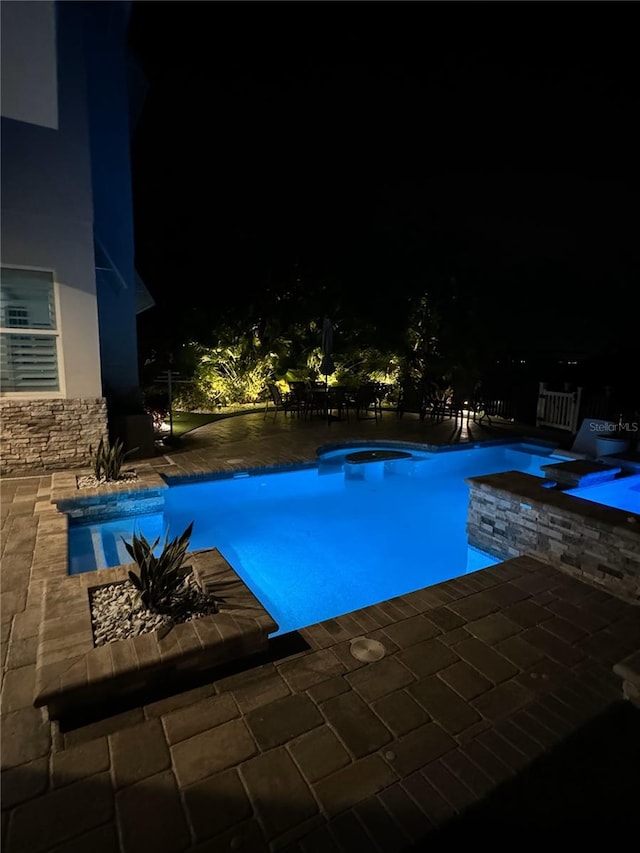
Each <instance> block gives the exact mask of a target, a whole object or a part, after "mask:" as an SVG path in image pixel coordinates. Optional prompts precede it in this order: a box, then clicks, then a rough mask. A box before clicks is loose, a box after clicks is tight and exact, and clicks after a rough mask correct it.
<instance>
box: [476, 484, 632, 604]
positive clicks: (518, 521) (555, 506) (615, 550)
mask: <svg viewBox="0 0 640 853" xmlns="http://www.w3.org/2000/svg"><path fill="white" fill-rule="evenodd" d="M543 482H544V481H543V480H541V479H540V478H539V477H534V476H531V475H530V474H521V473H517V472H515V471H509V472H506V473H502V474H491V475H488V476H484V477H473V478H470V479H469V480H467V483H468V484H469V487H470V497H469V513H468V517H467V535H468V539H469V543H470V544H471V545H474V546H475V547H476V548H480V549H481V550H483V551H487V552H488V553H490V554H493V555H494V556H496V557H499V558H501V559H508V558H510V557H516V556H519V555H522V554H528V555H531V556H535V557H539V558H541V559H543V560H546V561H547V562H549V563H551V564H552V565H554V566H556V567H557V568H559V569H561V570H562V571H565V572H567V573H569V574H571V575H575V576H577V577H580V578H582V579H583V580H590V581H592V582H595V583H597V584H599V585H600V586H603V587H606V589H607V590H609V591H610V592H614V593H615V594H617V595H619V596H620V597H622V598H624V599H625V600H627V601H631V602H633V603H636V604H637V603H639V602H640V515H636V514H634V513H630V512H626V511H623V510H618V509H613V508H611V507H606V506H601V505H599V504H594V503H592V502H591V501H585V500H582V499H581V498H577V497H574V496H573V495H567V494H565V493H564V492H561V491H556V490H553V489H545V488H543V487H542V483H543Z"/></svg>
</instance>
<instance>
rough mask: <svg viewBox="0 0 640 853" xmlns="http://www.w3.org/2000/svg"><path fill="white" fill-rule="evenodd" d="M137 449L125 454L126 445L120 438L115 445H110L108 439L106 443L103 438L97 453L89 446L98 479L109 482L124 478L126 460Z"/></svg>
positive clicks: (135, 448) (92, 464)
mask: <svg viewBox="0 0 640 853" xmlns="http://www.w3.org/2000/svg"><path fill="white" fill-rule="evenodd" d="M137 449H138V448H137V447H134V448H132V449H131V450H127V452H126V453H125V451H124V444H123V442H122V440H121V439H119V438H118V439H116V440H115V442H114V443H113V444H110V442H109V440H108V439H107V441H105V440H104V438H101V439H100V443H99V444H98V447H97V449H96V450H95V452H94V450H93V447H92V446H91V445H89V455H90V457H91V467H92V468H93V473H94V475H95V477H96V479H98V480H102V479H105V480H106V481H107V482H111V481H112V480H119V479H120V477H121V476H122V465H123V464H124V460H125V459H126V457H127V456H129V454H131V453H134V452H135V451H136V450H137Z"/></svg>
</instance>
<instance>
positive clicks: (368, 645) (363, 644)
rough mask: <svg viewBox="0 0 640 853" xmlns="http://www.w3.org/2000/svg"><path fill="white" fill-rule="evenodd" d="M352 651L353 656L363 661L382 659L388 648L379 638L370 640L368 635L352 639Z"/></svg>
mask: <svg viewBox="0 0 640 853" xmlns="http://www.w3.org/2000/svg"><path fill="white" fill-rule="evenodd" d="M350 652H351V655H352V657H354V658H355V659H356V660H361V661H374V660H380V659H381V658H383V657H384V656H385V654H386V649H385V647H384V646H383V645H382V643H380V642H378V640H369V639H367V637H356V638H355V639H354V640H351V647H350Z"/></svg>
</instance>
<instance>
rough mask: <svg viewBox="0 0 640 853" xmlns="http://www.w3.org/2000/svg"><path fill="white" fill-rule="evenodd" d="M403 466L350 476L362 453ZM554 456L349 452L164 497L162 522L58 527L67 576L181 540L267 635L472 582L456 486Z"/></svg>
mask: <svg viewBox="0 0 640 853" xmlns="http://www.w3.org/2000/svg"><path fill="white" fill-rule="evenodd" d="M400 447H401V448H402V449H404V450H408V451H409V452H410V454H411V456H410V458H406V459H405V458H403V459H392V460H388V461H373V462H368V463H364V464H351V463H350V462H349V461H347V456H348V455H350V454H352V453H354V452H356V451H360V452H361V451H363V450H365V449H372V450H376V451H379V450H381V449H384V448H386V449H395V450H397V449H398V448H400ZM555 458H559V459H560V458H563V457H561V456H556V455H555V454H554V453H553V449H552V448H550V447H545V446H540V445H529V444H524V443H518V444H500V445H491V446H485V447H466V446H460V445H458V446H456V447H455V448H442V449H440V450H438V451H437V452H431V451H429V450H425V449H424V447H423V446H416V445H408V444H403V443H401V442H387V443H384V444H383V443H380V444H368V445H359V446H355V445H350V446H349V447H342V448H336V449H333V450H331V451H328V452H326V453H323V454H322V455H321V457H320V459H319V461H318V463H317V464H313V465H312V466H307V467H303V468H297V469H296V470H282V471H278V472H275V473H264V472H255V473H251V474H250V473H244V474H236V475H234V476H226V477H224V478H216V479H208V480H204V481H196V482H193V481H190V482H188V483H184V484H179V485H171V486H170V487H169V488H168V489H167V490H166V496H165V506H164V512H162V513H154V514H150V515H144V516H138V517H135V518H133V517H128V518H121V519H116V520H113V521H108V522H104V523H101V524H100V523H98V524H96V523H93V524H80V525H74V526H71V525H70V527H69V553H70V573H71V574H76V573H79V572H85V571H90V570H93V569H96V568H106V567H108V566H114V565H118V564H120V563H128V562H130V558H129V556H128V555H127V553H126V550H125V548H124V543H123V541H122V537H125V538H126V539H128V540H130V539H131V536H132V534H133V531H134V530H136V531H142V532H143V533H144V534H145V536H147V538H149V539H153V538H155V537H156V536H162V535H163V532H164V531H165V530H168V532H169V535H170V536H174V535H176V534H179V533H181V532H182V531H183V530H184V529H185V528H186V526H187V525H188V524H189V523H190V522H191V521H193V522H194V528H193V535H192V538H191V549H192V550H196V549H199V548H210V547H214V546H215V547H217V548H218V549H219V550H220V552H221V553H222V554H223V555H224V557H225V558H226V559H227V560H228V562H229V563H230V564H231V565H232V566H233V568H234V569H235V570H236V572H237V573H238V574H239V575H240V576H241V577H242V578H243V580H244V581H245V583H246V584H247V585H248V586H249V587H250V588H251V590H252V591H253V592H254V594H255V595H256V596H257V598H258V599H259V600H260V601H261V602H262V603H263V604H264V606H265V607H266V608H267V610H269V612H270V613H271V615H272V616H273V618H274V619H275V620H276V621H277V622H278V624H279V626H280V630H279V632H278V633H286V632H289V631H293V630H297V629H299V628H302V627H304V626H306V625H310V624H313V623H315V622H319V621H322V620H324V619H328V618H331V617H335V616H338V615H340V614H342V613H347V612H350V611H352V610H356V609H358V608H361V607H366V606H368V605H370V604H375V603H377V602H379V601H384V600H386V599H389V598H393V597H394V596H397V595H402V594H403V593H407V592H411V591H413V590H415V589H421V588H423V587H426V586H430V585H432V584H435V583H439V582H440V581H443V580H448V579H450V578H453V577H457V576H460V575H463V574H465V573H466V572H469V571H476V570H477V569H480V568H484V567H486V566H487V565H491V564H494V563H495V562H496V560H495V559H494V558H493V557H491V556H489V555H487V554H483V553H482V552H480V551H477V550H476V549H472V548H469V546H468V543H467V538H466V531H465V527H466V516H467V505H468V487H467V485H466V483H465V478H466V477H472V476H477V475H481V474H489V473H497V472H499V471H509V470H517V471H525V472H528V473H531V474H536V475H538V476H541V475H542V471H541V469H540V466H541V465H544V464H548V463H549V461H550V459H555Z"/></svg>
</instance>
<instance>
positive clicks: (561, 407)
mask: <svg viewBox="0 0 640 853" xmlns="http://www.w3.org/2000/svg"><path fill="white" fill-rule="evenodd" d="M581 395H582V388H577V389H576V390H575V391H548V390H547V383H546V382H541V383H540V389H539V391H538V408H537V410H536V426H550V427H555V428H556V429H566V430H569V432H576V431H577V429H578V413H579V411H580V397H581Z"/></svg>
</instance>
